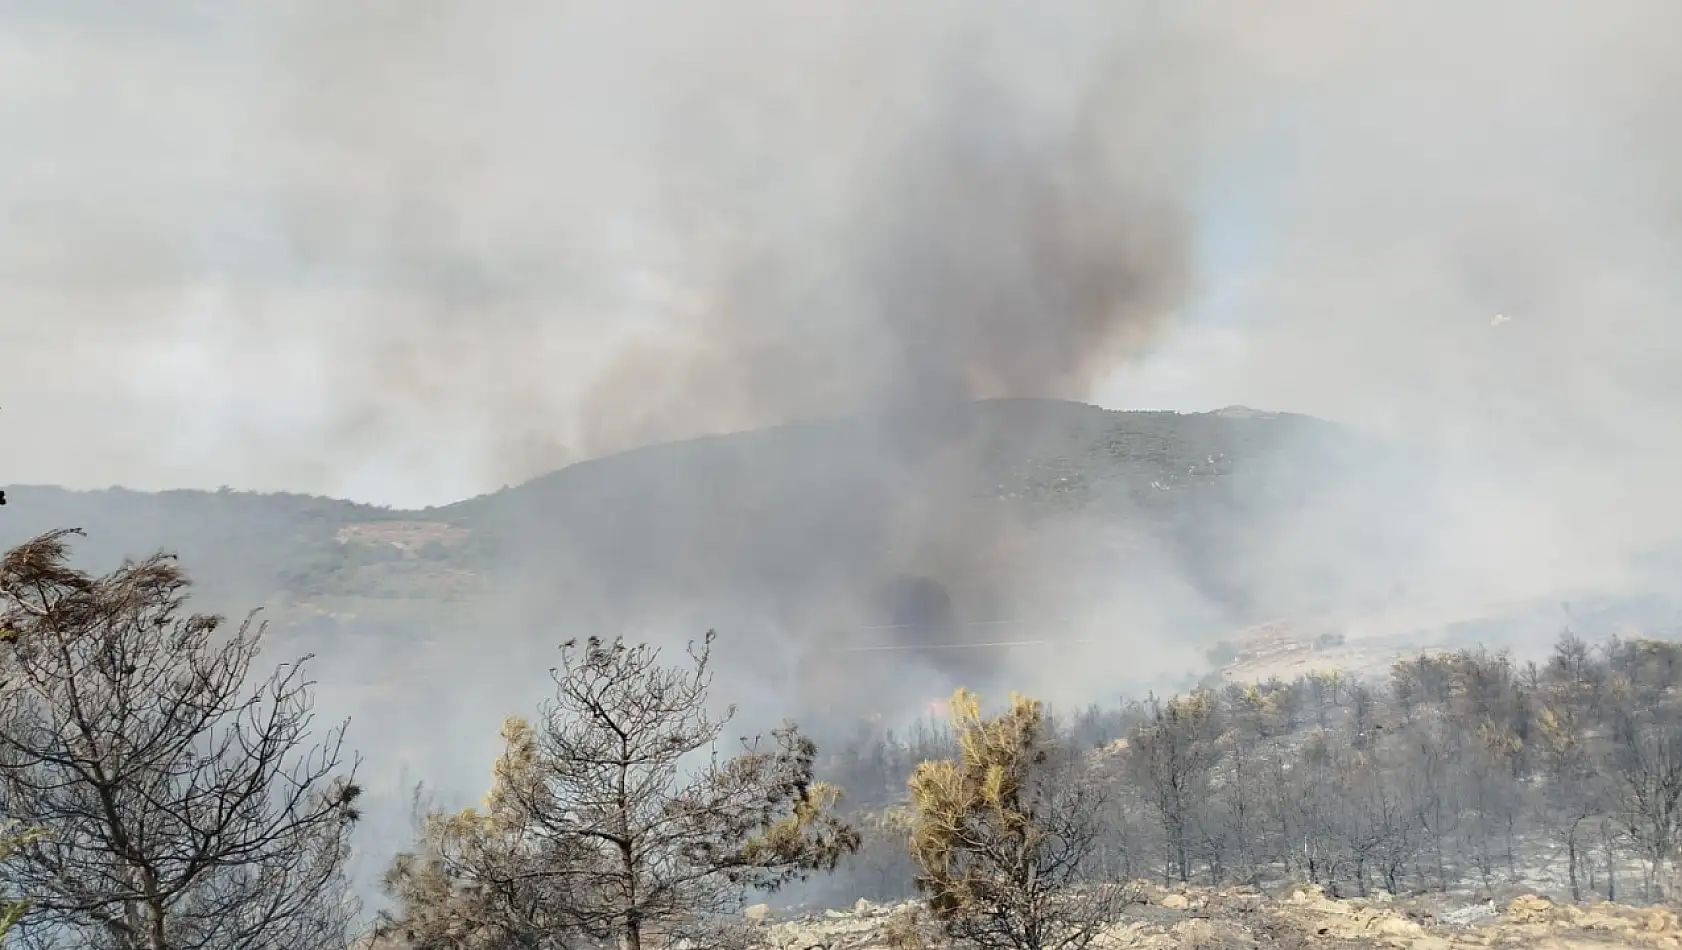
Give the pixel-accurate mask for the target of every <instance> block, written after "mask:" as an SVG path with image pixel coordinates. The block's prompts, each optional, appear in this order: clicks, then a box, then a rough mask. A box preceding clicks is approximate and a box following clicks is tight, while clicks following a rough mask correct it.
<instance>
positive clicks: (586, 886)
mask: <svg viewBox="0 0 1682 950" xmlns="http://www.w3.org/2000/svg"><path fill="white" fill-rule="evenodd" d="M75 537H76V533H75V532H67V531H60V532H51V533H48V534H45V535H42V536H40V537H37V538H35V539H33V540H31V541H29V542H26V543H25V544H23V545H20V546H18V547H16V548H14V549H13V550H11V551H10V552H8V553H7V554H6V555H5V556H4V558H3V559H0V641H3V652H0V808H3V809H4V814H5V817H6V818H7V819H8V821H9V823H10V824H9V827H8V830H7V832H6V840H5V841H4V847H3V848H0V885H3V887H4V900H5V911H4V915H3V917H0V924H3V925H4V927H5V928H6V930H7V931H8V933H7V934H6V939H7V940H11V941H14V942H16V943H17V944H18V945H20V946H28V947H42V948H57V947H96V948H111V950H176V948H183V950H184V948H203V950H221V948H226V950H251V948H256V950H329V948H338V950H344V948H349V947H362V948H380V950H421V948H461V950H466V948H480V950H500V948H509V950H513V948H529V950H549V948H561V947H568V948H573V947H578V948H582V947H596V946H603V947H605V946H617V947H619V948H621V950H642V948H644V947H655V946H660V947H666V946H673V947H675V946H687V947H710V946H717V947H747V946H750V945H753V940H754V938H753V936H752V933H751V932H750V931H749V930H745V929H744V924H743V921H744V920H745V919H746V918H745V916H744V912H745V910H746V909H747V908H749V907H750V905H751V903H752V902H754V901H764V900H776V901H779V902H781V903H782V904H783V905H785V906H787V905H797V904H798V905H804V906H807V907H811V906H847V905H850V904H851V903H852V902H853V901H855V900H856V899H859V898H869V899H874V900H883V901H887V900H892V901H914V902H915V903H914V904H912V905H910V906H916V907H921V908H923V916H922V917H918V918H916V919H915V920H914V921H913V922H912V923H910V924H907V925H906V927H907V928H908V929H907V934H906V936H905V939H906V940H909V941H913V942H916V941H921V942H922V943H923V944H925V945H941V946H952V947H965V948H980V950H1080V948H1082V947H1085V946H1086V945H1088V944H1089V943H1091V942H1092V941H1093V940H1095V939H1097V937H1098V935H1099V934H1100V933H1101V932H1103V930H1104V928H1105V927H1107V926H1110V925H1113V924H1114V923H1115V922H1116V921H1118V920H1120V919H1121V918H1122V917H1124V916H1125V915H1126V914H1127V913H1129V907H1130V906H1131V901H1132V895H1134V894H1136V893H1137V889H1138V888H1139V887H1140V886H1141V883H1140V882H1157V883H1160V884H1168V885H1172V884H1175V883H1194V882H1195V883H1200V884H1211V885H1220V884H1238V885H1248V886H1252V887H1266V886H1270V885H1273V884H1281V883H1288V882H1303V883H1310V884H1317V885H1320V886H1321V887H1323V888H1324V889H1325V891H1326V892H1327V893H1328V894H1330V895H1333V896H1334V897H1335V896H1339V895H1362V896H1367V895H1372V894H1377V893H1379V892H1383V893H1387V894H1392V895H1401V894H1408V893H1415V892H1429V891H1437V892H1443V891H1467V892H1470V893H1471V894H1473V895H1476V896H1483V895H1489V896H1492V895H1494V894H1496V893H1498V892H1499V891H1501V890H1502V889H1503V888H1508V887H1511V886H1514V885H1518V884H1522V885H1524V886H1527V887H1530V888H1534V889H1538V890H1542V891H1544V892H1548V893H1553V894H1555V895H1557V896H1558V897H1559V898H1560V899H1563V900H1570V901H1580V902H1582V901H1592V900H1595V899H1600V898H1604V899H1607V900H1620V901H1625V902H1663V901H1668V900H1670V899H1672V898H1673V897H1674V896H1676V894H1677V887H1676V883H1675V881H1674V880H1673V879H1672V868H1673V863H1674V857H1675V850H1676V847H1677V843H1678V838H1679V835H1682V716H1679V712H1682V706H1679V704H1678V698H1677V689H1676V687H1677V684H1678V680H1679V676H1682V646H1679V645H1677V644H1674V643H1669V642H1662V641H1657V640H1651V639H1643V638H1639V637H1627V638H1614V639H1610V640H1608V641H1606V642H1604V643H1599V644H1590V643H1587V642H1585V641H1584V640H1582V639H1579V638H1578V637H1576V636H1574V635H1573V634H1571V633H1570V632H1568V631H1567V632H1565V633H1564V634H1562V635H1561V636H1560V637H1559V639H1558V641H1557V643H1556V644H1555V646H1554V647H1553V650H1552V653H1551V655H1549V656H1548V657H1547V658H1546V660H1545V661H1540V662H1523V663H1520V662H1518V661H1515V660H1514V659H1512V658H1511V657H1509V656H1507V655H1505V654H1489V653H1487V652H1483V651H1480V650H1466V651H1462V652H1459V653H1439V654H1434V655H1420V656H1416V657H1412V658H1404V659H1400V660H1398V661H1397V662H1396V664H1395V665H1394V667H1393V669H1392V670H1391V672H1390V675H1389V677H1388V679H1387V680H1386V681H1383V682H1370V683H1369V682H1362V681H1359V680H1357V679H1354V678H1352V677H1349V676H1348V675H1346V674H1342V673H1338V672H1336V671H1325V672H1321V673H1316V674H1313V675H1309V676H1304V677H1302V678H1299V679H1297V680H1294V681H1291V682H1283V681H1270V682H1265V683H1253V684H1246V683H1233V684H1228V685H1225V686H1222V687H1221V688H1219V689H1214V688H1208V689H1199V690H1196V691H1193V692H1191V693H1188V694H1184V695H1177V696H1172V697H1166V698H1164V697H1156V696H1147V697H1145V698H1144V699H1142V700H1139V701H1130V702H1120V703H1118V704H1116V705H1114V706H1113V707H1110V708H1107V709H1106V708H1101V707H1097V706H1093V707H1088V708H1086V709H1083V710H1077V711H1073V712H1064V713H1057V712H1055V711H1053V710H1051V709H1049V708H1047V707H1046V706H1045V705H1044V704H1043V703H1041V702H1039V701H1037V700H1034V699H1032V698H1028V697H1023V696H1014V695H1013V696H1011V697H1009V701H1008V702H1007V703H1000V702H998V700H999V699H1000V697H992V699H993V700H994V702H992V703H986V702H984V701H983V699H982V698H981V697H977V696H975V695H974V694H972V693H969V692H967V691H964V690H959V691H958V692H957V693H956V694H955V695H954V696H953V697H952V699H951V700H950V702H949V703H948V708H947V710H946V712H947V717H946V721H945V722H944V723H939V722H935V721H932V720H931V721H930V722H927V723H925V724H923V725H921V726H919V727H917V728H914V729H913V730H911V731H910V732H909V733H908V734H903V735H896V734H893V733H890V732H887V731H881V730H876V729H874V728H873V727H872V726H871V725H870V724H868V723H866V724H862V725H861V726H860V729H859V731H858V733H857V735H856V736H855V737H854V738H853V740H852V741H846V742H841V743H839V744H835V745H833V747H831V748H828V749H820V748H819V747H818V746H817V745H816V743H815V742H814V741H813V739H812V738H811V737H810V736H809V735H808V734H806V733H805V732H803V731H802V729H801V727H800V726H798V725H796V724H794V723H785V724H784V725H783V726H782V727H780V728H778V729H776V730H773V731H772V732H770V733H769V734H767V735H764V736H760V737H757V738H755V737H740V736H739V735H738V730H737V729H736V728H735V726H734V724H733V723H732V715H733V712H732V708H731V707H730V706H729V705H728V700H729V697H724V696H717V695H714V694H713V691H712V662H713V661H712V648H713V644H714V642H715V639H716V635H715V634H713V633H710V632H709V633H706V634H705V635H704V636H700V637H698V638H697V639H696V640H695V641H694V642H693V643H691V644H690V645H689V648H688V650H687V651H686V652H685V651H671V650H662V649H660V648H657V647H654V646H651V645H649V644H645V643H629V642H625V641H623V640H620V639H612V640H608V639H601V638H587V639H584V640H581V641H580V640H573V641H568V642H567V643H565V644H562V645H561V650H560V663H559V665H558V666H557V667H556V668H555V669H553V670H552V671H551V672H550V675H551V677H552V679H553V687H554V689H553V695H552V697H551V699H550V700H548V701H547V702H545V703H544V704H542V705H541V706H540V707H539V708H537V709H533V710H526V711H523V712H517V713H515V714H513V715H511V716H510V717H509V718H508V719H507V720H506V722H505V723H504V726H503V729H502V735H501V740H502V753H501V755H500V756H498V757H497V758H496V760H495V761H494V762H492V763H482V764H474V763H465V764H464V767H467V768H472V769H479V768H483V769H484V772H485V774H486V775H487V782H486V784H487V786H488V788H489V791H488V793H487V795H486V796H485V798H484V800H483V802H482V803H481V804H480V805H479V806H476V807H473V808H468V809H465V810H448V809H441V808H437V807H433V806H431V805H430V804H429V803H428V802H427V801H426V800H425V799H424V797H423V796H421V795H418V794H417V798H416V808H415V812H416V813H415V816H414V817H415V833H414V838H413V841H412V842H410V844H409V846H408V847H407V848H405V849H404V850H403V852H402V853H401V854H399V855H398V856H397V857H396V858H395V860H393V861H392V862H391V864H390V866H389V867H388V868H387V869H386V872H385V874H384V877H383V883H384V893H383V895H382V899H381V900H380V901H379V902H377V903H373V904H368V903H364V902H362V901H358V900H357V899H355V897H354V896H353V894H354V891H353V888H352V887H351V882H350V880H349V877H348V873H347V866H348V861H349V859H350V857H351V855H352V854H353V853H354V851H355V847H356V842H357V839H356V836H355V830H356V828H357V825H358V822H359V821H360V819H361V817H362V815H361V808H362V804H361V798H362V794H361V787H360V785H359V784H358V779H357V775H356V773H357V766H358V757H357V755H356V753H355V752H354V751H352V750H353V747H354V743H355V741H356V739H357V738H358V737H356V736H355V735H354V734H353V733H352V732H350V731H349V730H350V728H351V724H345V723H339V724H328V723H322V722H320V721H318V719H317V710H316V708H315V705H314V695H313V683H312V680H311V679H310V676H309V673H308V664H309V660H310V658H309V657H294V658H287V657H279V658H270V657H268V656H267V655H266V654H265V653H264V652H263V645H264V639H265V630H264V628H263V627H262V625H261V624H260V623H258V622H256V621H255V620H254V619H248V620H247V621H246V622H244V623H239V624H229V623H227V622H225V621H224V620H223V618H221V617H218V616H214V615H206V614H197V613H192V612H190V609H189V604H190V601H189V594H190V589H191V587H190V582H189V579H188V576H187V574H186V572H185V571H184V570H183V569H182V568H181V567H180V566H179V565H177V564H176V563H175V562H174V560H173V559H172V558H169V557H167V556H164V555H157V556H154V557H152V558H148V559H144V560H140V561H129V562H126V563H124V564H123V565H121V566H120V567H118V568H116V569H114V570H112V571H110V572H108V573H105V574H91V573H88V572H86V571H84V570H82V569H79V568H76V567H73V566H72V562H71V560H70V549H71V546H72V544H73V542H74V540H75ZM824 725H825V730H824V731H825V732H833V731H834V728H833V727H834V724H833V723H829V724H824ZM372 738H374V737H362V741H369V740H370V739H372Z"/></svg>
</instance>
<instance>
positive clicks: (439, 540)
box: [0, 400, 1345, 601]
mask: <svg viewBox="0 0 1682 950" xmlns="http://www.w3.org/2000/svg"><path fill="white" fill-rule="evenodd" d="M965 412H966V416H965V418H963V419H961V420H960V421H959V424H960V425H962V426H963V430H962V431H961V433H959V434H958V435H956V436H945V437H936V439H935V442H936V443H939V444H935V445H934V448H935V449H936V450H938V451H940V452H942V453H945V454H944V455H943V456H942V457H941V458H940V459H939V460H938V464H936V465H933V466H931V465H929V464H927V460H925V459H921V458H918V457H917V453H916V449H917V447H915V446H913V447H911V448H909V449H908V448H906V447H905V446H904V445H899V444H894V443H893V442H892V441H891V439H890V437H889V436H885V435H884V430H883V429H882V428H881V427H879V426H876V425H873V424H872V420H865V419H851V420H843V421H833V422H822V423H810V424H801V425H790V426H784V427H779V428H775V429H769V430H763V431H758V432H747V433H741V434H735V435H725V436H716V437H708V438H702V439H695V440H691V441H685V442H678V443H671V444H665V445H657V446H651V447H648V448H644V449H638V450H634V451H629V452H625V453H623V454H619V455H615V456H611V457H607V458H601V459H595V460H592V461H588V462H584V463H581V464H577V465H573V466H571V467H568V468H566V469H563V470H561V471H558V472H555V473H552V474H550V475H546V476H542V477H540V478H537V479H534V480H532V481H530V482H528V483H526V484H523V485H520V486H517V487H513V488H508V489H504V490H502V491H499V492H496V493H494V494H491V495H486V496H482V497H479V498H474V499H470V500H467V501H463V502H460V503H457V504H454V505H449V506H447V507H443V508H437V509H428V510H425V511H401V510H391V509H384V508H377V507H372V506H368V505H359V504H353V503H350V502H343V501H337V500H333V499H327V498H315V497H307V496H299V495H284V494H282V495H260V494H253V493H247V492H238V491H230V490H222V491H218V492H202V491H168V492H161V493H145V492H134V491H127V490H124V489H120V488H113V489H108V490H103V491H66V490H63V489H58V488H51V487H39V486H8V487H7V489H6V490H7V491H8V492H9V493H10V495H11V498H12V501H13V503H12V505H10V506H9V507H8V508H7V510H6V511H5V512H4V515H5V517H4V518H0V544H12V543H15V542H17V541H19V540H22V539H23V538H26V537H29V536H31V535H33V534H35V533H37V532H40V531H44V530H48V529H50V528H54V527H62V526H77V527H81V528H84V529H86V530H87V531H88V533H89V536H88V538H87V539H86V540H85V541H84V542H82V543H81V544H80V545H79V546H78V554H79V556H81V557H82V558H83V559H85V561H86V562H87V563H90V564H94V565H96V566H104V565H109V564H114V563H115V562H116V561H117V560H118V559H119V558H120V557H122V556H125V555H132V554H139V553H144V552H147V551H150V550H153V549H155V548H157V547H159V546H162V547H164V548H166V549H170V550H173V551H176V552H178V553H179V554H180V555H181V556H182V557H183V558H184V560H185V561H186V562H187V563H188V564H189V565H190V566H191V567H192V568H193V569H194V571H195V573H196V574H197V575H198V576H199V577H200V578H201V586H202V587H203V589H204V592H205V593H206V594H211V595H217V596H218V597H220V595H227V596H230V597H234V598H240V599H244V600H247V601H250V600H253V599H256V600H259V601H270V600H275V599H281V600H290V601H298V600H302V601H317V600H327V599H333V598H355V599H378V598H391V597H401V598H405V599H409V598H416V597H420V598H423V599H435V598H436V599H446V598H450V597H459V596H462V595H470V594H472V593H474V592H476V591H482V590H484V589H486V585H488V584H490V583H491V582H493V581H495V580H496V579H498V578H509V577H516V576H520V575H524V574H529V573H530V572H531V570H532V569H533V565H534V564H541V565H543V569H544V570H545V572H547V571H548V570H549V566H552V565H554V564H555V563H556V561H557V560H558V559H564V560H568V561H573V562H576V563H577V564H578V566H582V567H587V568H588V569H589V572H590V573H592V574H597V575H601V574H606V575H621V576H628V578H634V581H635V583H636V584H637V585H639V586H644V587H646V586H650V585H652V586H655V587H660V586H665V585H672V586H677V587H682V586H684V585H687V584H691V583H696V582H702V581H707V582H712V581H718V580H720V579H721V578H722V579H729V578H730V577H731V576H732V575H734V576H735V578H736V579H738V580H740V579H744V578H749V577H751V578H754V579H758V580H761V581H764V582H770V583H775V582H778V581H779V580H781V578H779V577H778V575H779V573H781V572H790V571H796V572H798V571H806V570H809V566H808V565H805V564H800V563H794V562H798V561H800V560H802V558H801V557H797V558H794V562H791V559H790V554H791V552H796V551H798V552H800V553H801V554H802V555H809V554H811V553H812V551H813V549H814V548H818V547H821V548H823V549H824V550H825V552H827V553H826V554H825V557H826V558H829V559H837V560H841V561H855V560H861V559H862V560H868V561H878V560H883V559H886V558H888V557H889V556H890V553H891V552H889V551H888V550H887V547H888V545H889V541H888V540H887V539H886V538H885V536H884V532H885V531H886V530H887V528H886V526H884V525H883V524H882V522H883V520H884V519H883V517H881V515H882V514H883V513H885V512H889V511H892V512H896V513H903V512H904V511H905V510H907V507H908V504H907V500H908V499H909V500H910V501H911V502H918V501H921V500H926V497H919V496H932V497H935V498H937V499H939V500H941V501H943V502H944V501H951V500H953V496H954V495H961V496H962V500H963V501H966V502H985V504H982V505H979V506H978V508H977V511H966V512H965V513H966V515H975V514H977V513H979V515H980V517H981V519H982V520H983V521H1004V520H1006V519H1016V520H1019V521H1025V522H1029V523H1032V522H1034V521H1044V520H1046V519H1047V518H1051V517H1054V516H1056V515H1059V514H1068V513H1072V512H1079V513H1080V514H1081V516H1082V517H1083V518H1086V519H1089V520H1092V521H1096V522H1103V523H1107V524H1114V525H1131V526H1136V527H1137V526H1144V525H1148V526H1149V527H1150V528H1151V529H1152V530H1160V531H1167V532H1170V533H1172V534H1173V536H1174V539H1175V541H1176V542H1177V543H1178V544H1179V545H1180V550H1181V551H1182V552H1183V553H1185V554H1186V555H1187V556H1188V557H1189V556H1191V555H1192V554H1194V553H1195V552H1196V551H1197V548H1198V545H1199V544H1207V543H1216V538H1215V534H1216V533H1218V532H1216V531H1215V525H1216V523H1217V522H1218V521H1219V519H1218V517H1217V516H1218V515H1220V514H1222V513H1231V512H1236V511H1238V510H1240V509H1244V510H1247V511H1259V510H1262V509H1264V508H1266V507H1268V506H1274V507H1277V506H1280V505H1284V504H1288V503H1289V502H1290V501H1291V500H1292V499H1299V498H1300V497H1302V496H1303V495H1304V494H1305V493H1307V492H1311V491H1312V483H1311V480H1309V479H1307V478H1306V477H1305V475H1304V473H1305V471H1307V468H1306V466H1305V465H1303V464H1301V463H1302V461H1303V459H1305V458H1307V457H1308V453H1309V451H1310V450H1312V451H1314V452H1322V451H1324V450H1325V448H1326V447H1327V446H1330V445H1333V444H1336V443H1337V442H1338V440H1340V439H1342V438H1345V437H1344V436H1343V434H1342V433H1341V432H1340V431H1339V430H1337V429H1335V428H1334V427H1332V426H1331V425H1329V424H1325V423H1321V422H1318V421H1316V420H1312V419H1307V418H1303V417H1296V416H1288V415H1272V414H1263V413H1249V412H1242V411H1238V412H1227V413H1209V414H1195V415H1182V414H1175V413H1157V412H1137V413H1126V412H1108V411H1105V410H1101V409H1097V408H1095V407H1091V406H1083V405H1077V404H1072V403H1061V402H1051V401H1039V400H1009V401H1000V402H992V403H982V404H977V405H975V406H973V407H968V408H967V409H966V411H965ZM895 437H897V434H896V436H895ZM943 438H944V440H945V441H944V442H942V441H941V439H943ZM953 445H956V447H957V448H956V451H953V450H952V446H953ZM978 530H980V531H981V533H983V534H986V533H988V532H987V530H986V528H985V527H983V528H980V529H978ZM872 535H874V536H872Z"/></svg>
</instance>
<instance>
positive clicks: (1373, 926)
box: [748, 886, 1682, 950]
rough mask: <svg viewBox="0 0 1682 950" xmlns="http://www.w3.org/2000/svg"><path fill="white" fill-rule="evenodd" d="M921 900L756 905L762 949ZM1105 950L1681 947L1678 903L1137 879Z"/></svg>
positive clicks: (878, 941) (841, 941) (851, 936)
mask: <svg viewBox="0 0 1682 950" xmlns="http://www.w3.org/2000/svg"><path fill="white" fill-rule="evenodd" d="M916 913H917V911H916V908H915V907H914V905H909V904H901V905H879V904H872V903H870V902H868V901H860V902H859V903H858V905H857V906H856V907H855V908H854V909H853V910H852V911H851V912H841V911H834V910H831V911H825V912H824V913H823V914H822V915H821V916H806V917H798V918H787V919H779V918H778V917H776V916H774V915H773V914H772V913H771V912H769V911H768V910H767V909H766V908H765V906H764V905H759V906H756V907H753V908H750V909H749V912H748V920H749V923H750V926H751V927H752V929H753V930H754V931H755V935H756V939H755V940H754V943H755V944H756V945H757V946H759V947H762V948H765V950H877V948H882V950H890V948H895V947H896V946H898V947H903V944H902V943H901V942H900V941H898V940H896V934H901V933H905V932H907V931H908V929H909V926H908V925H909V924H910V923H911V922H912V921H913V920H914V919H915V916H916ZM1094 946H1095V947H1097V948H1102V950H1123V948H1141V950H1144V948H1152V950H1157V948H1160V950H1168V948H1174V950H1252V948H1254V950H1261V948H1280V950H1284V948H1303V950H1313V948H1353V947H1377V948H1417V950H1460V948H1472V947H1478V948H1513V950H1519V948H1524V950H1591V948H1593V950H1610V948H1678V950H1682V925H1679V923H1678V918H1677V915H1676V913H1675V912H1674V911H1671V910H1669V909H1666V908H1656V907H1646V908H1641V907H1629V906H1624V905H1620V904H1604V903H1601V904H1591V905H1585V906H1571V905H1562V904H1556V903H1554V902H1552V901H1549V900H1548V899H1546V898H1542V897H1536V896H1532V895H1521V896H1518V897H1515V898H1512V899H1511V900H1509V901H1508V902H1507V903H1506V905H1505V906H1499V905H1497V904H1495V903H1494V902H1489V903H1483V904H1469V905H1468V904H1465V903H1461V904H1460V905H1459V906H1454V905H1453V903H1452V902H1449V901H1446V900H1444V899H1441V898H1436V899H1432V898H1420V899H1396V900H1391V899H1387V898H1383V897H1379V898H1373V899H1361V900H1333V899H1329V898H1327V897H1325V896H1324V895H1323V894H1322V893H1321V892H1320V891H1319V889H1318V888H1314V887H1301V886H1299V887H1295V888H1292V889H1290V890H1288V891H1285V892H1282V893H1279V894H1264V893H1261V892H1258V891H1254V890H1249V889H1219V890H1208V889H1199V888H1189V889H1179V890H1163V889H1159V888H1155V887H1151V886H1141V887H1140V889H1139V896H1138V900H1137V901H1136V903H1135V904H1134V905H1133V906H1132V907H1131V908H1130V910H1129V913H1128V915H1127V917H1126V918H1125V919H1124V920H1123V921H1121V922H1120V923H1119V924H1117V925H1116V926H1115V927H1113V928H1112V929H1111V930H1110V931H1109V932H1107V933H1106V934H1104V935H1103V936H1102V937H1101V938H1100V939H1099V940H1098V941H1097V942H1096V943H1095V944H1094Z"/></svg>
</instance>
